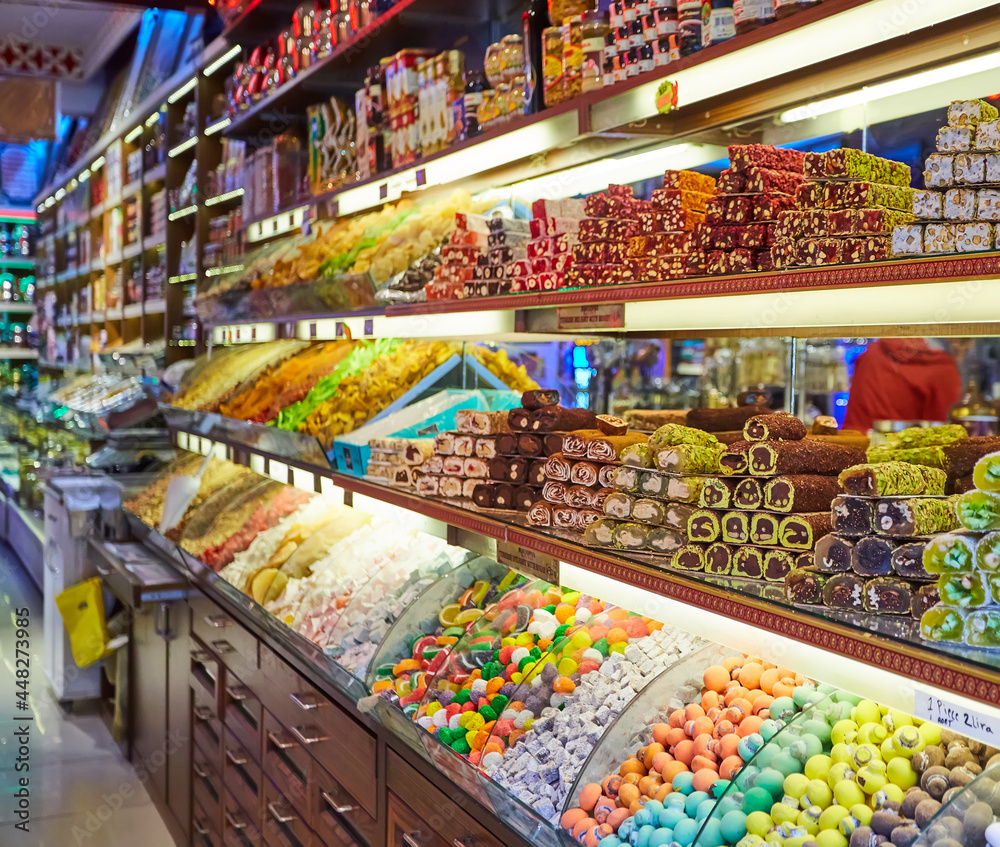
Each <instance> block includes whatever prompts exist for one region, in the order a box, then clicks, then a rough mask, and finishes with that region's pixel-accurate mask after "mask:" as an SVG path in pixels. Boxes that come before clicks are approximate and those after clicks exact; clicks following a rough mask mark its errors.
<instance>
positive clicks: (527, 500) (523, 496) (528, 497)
mask: <svg viewBox="0 0 1000 847" xmlns="http://www.w3.org/2000/svg"><path fill="white" fill-rule="evenodd" d="M540 493H541V492H540V491H539V489H538V488H536V487H535V486H532V485H519V486H518V487H517V488H515V489H514V508H515V509H516V510H517V511H519V512H527V511H528V509H530V508H531V506H532V504H533V503H534V502H535V501H536V500H537V499H538V497H539V495H540Z"/></svg>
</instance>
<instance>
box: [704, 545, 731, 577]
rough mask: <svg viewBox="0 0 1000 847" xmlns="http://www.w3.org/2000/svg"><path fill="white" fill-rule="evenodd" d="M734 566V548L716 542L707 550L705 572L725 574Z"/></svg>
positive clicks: (718, 574)
mask: <svg viewBox="0 0 1000 847" xmlns="http://www.w3.org/2000/svg"><path fill="white" fill-rule="evenodd" d="M732 567H733V548H732V547H730V546H729V545H728V544H723V543H721V542H716V543H715V544H712V545H711V546H709V547H708V549H706V550H705V573H710V574H715V575H716V576H725V575H726V574H728V573H729V572H730V571H731V570H732Z"/></svg>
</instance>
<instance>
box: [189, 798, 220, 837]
mask: <svg viewBox="0 0 1000 847" xmlns="http://www.w3.org/2000/svg"><path fill="white" fill-rule="evenodd" d="M219 818H220V815H219V810H218V809H216V811H215V814H214V816H213V815H212V814H210V813H209V812H207V811H205V810H204V809H203V808H201V804H200V803H198V802H197V801H196V802H195V803H194V804H193V805H192V807H191V840H192V841H194V843H195V844H198V845H199V847H200V845H211V847H219V844H220V840H219V831H220V830H221V829H222V822H221V820H220V819H219Z"/></svg>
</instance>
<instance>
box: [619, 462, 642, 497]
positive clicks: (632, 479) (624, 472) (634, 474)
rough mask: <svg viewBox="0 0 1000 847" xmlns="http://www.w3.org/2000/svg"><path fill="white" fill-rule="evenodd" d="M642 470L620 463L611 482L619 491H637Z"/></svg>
mask: <svg viewBox="0 0 1000 847" xmlns="http://www.w3.org/2000/svg"><path fill="white" fill-rule="evenodd" d="M641 476H642V472H641V471H640V470H639V469H638V468H633V467H630V466H629V465H622V466H621V467H619V468H618V469H617V470H616V471H615V475H614V480H613V484H614V487H615V488H617V489H618V490H619V491H638V490H639V481H640V479H641Z"/></svg>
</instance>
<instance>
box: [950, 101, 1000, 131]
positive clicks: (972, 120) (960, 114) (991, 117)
mask: <svg viewBox="0 0 1000 847" xmlns="http://www.w3.org/2000/svg"><path fill="white" fill-rule="evenodd" d="M998 117H1000V115H998V114H997V109H996V107H995V106H993V105H991V104H989V103H987V102H986V101H985V100H956V101H954V102H953V103H952V104H951V105H950V106H949V107H948V124H949V125H950V126H979V124H981V123H983V122H985V121H995V120H996V119H997V118H998Z"/></svg>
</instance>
